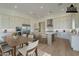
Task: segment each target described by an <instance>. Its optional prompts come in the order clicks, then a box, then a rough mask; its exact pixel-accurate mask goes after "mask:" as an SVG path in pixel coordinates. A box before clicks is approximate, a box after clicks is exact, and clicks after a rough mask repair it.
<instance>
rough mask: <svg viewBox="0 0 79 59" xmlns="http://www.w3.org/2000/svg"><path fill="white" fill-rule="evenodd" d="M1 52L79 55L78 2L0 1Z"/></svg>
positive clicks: (23, 54) (33, 54)
mask: <svg viewBox="0 0 79 59" xmlns="http://www.w3.org/2000/svg"><path fill="white" fill-rule="evenodd" d="M0 56H79V3H0Z"/></svg>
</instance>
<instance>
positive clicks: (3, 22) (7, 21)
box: [1, 15, 10, 28]
mask: <svg viewBox="0 0 79 59" xmlns="http://www.w3.org/2000/svg"><path fill="white" fill-rule="evenodd" d="M1 27H2V28H9V27H10V18H9V16H6V15H2V18H1Z"/></svg>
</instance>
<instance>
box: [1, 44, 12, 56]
mask: <svg viewBox="0 0 79 59" xmlns="http://www.w3.org/2000/svg"><path fill="white" fill-rule="evenodd" d="M5 53H9V55H10V53H12V48H11V47H10V46H8V45H3V46H2V45H1V44H0V55H1V56H2V55H5Z"/></svg>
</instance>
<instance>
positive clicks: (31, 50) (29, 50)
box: [18, 40, 39, 56]
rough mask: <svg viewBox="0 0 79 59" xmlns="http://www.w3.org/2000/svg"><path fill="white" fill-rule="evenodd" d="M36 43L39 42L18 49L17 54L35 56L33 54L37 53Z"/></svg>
mask: <svg viewBox="0 0 79 59" xmlns="http://www.w3.org/2000/svg"><path fill="white" fill-rule="evenodd" d="M38 42H39V40H37V41H34V42H32V43H30V44H28V46H25V47H23V48H20V49H18V52H19V53H20V54H21V55H23V56H28V55H29V56H31V55H35V52H36V51H37V46H38ZM36 54H37V53H36Z"/></svg>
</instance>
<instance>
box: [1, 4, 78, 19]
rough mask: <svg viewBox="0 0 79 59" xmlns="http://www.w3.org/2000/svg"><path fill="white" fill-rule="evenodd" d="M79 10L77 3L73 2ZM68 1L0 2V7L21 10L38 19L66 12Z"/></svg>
mask: <svg viewBox="0 0 79 59" xmlns="http://www.w3.org/2000/svg"><path fill="white" fill-rule="evenodd" d="M74 5H75V6H76V7H77V8H78V10H79V4H74ZM69 6H70V4H69V3H68V4H67V3H0V8H6V9H10V10H14V11H18V12H21V13H23V14H26V15H29V16H31V17H33V18H36V19H40V18H43V17H47V16H49V15H56V14H58V15H60V14H64V13H66V7H69Z"/></svg>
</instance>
